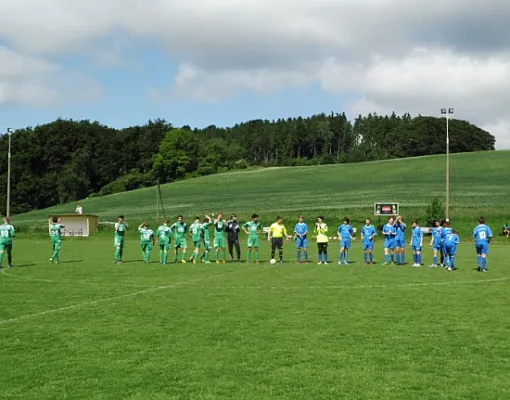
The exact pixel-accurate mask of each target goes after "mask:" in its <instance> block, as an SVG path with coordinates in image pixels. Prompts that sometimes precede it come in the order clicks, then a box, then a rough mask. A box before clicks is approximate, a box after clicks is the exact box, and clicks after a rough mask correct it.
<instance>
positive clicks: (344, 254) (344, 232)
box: [337, 217, 354, 265]
mask: <svg viewBox="0 0 510 400" xmlns="http://www.w3.org/2000/svg"><path fill="white" fill-rule="evenodd" d="M337 233H338V238H339V239H340V256H339V257H338V264H342V263H343V264H345V265H348V264H349V262H348V261H347V260H348V258H349V249H350V247H351V241H352V240H354V237H353V236H352V234H353V233H354V231H353V229H352V226H350V225H349V218H347V217H345V218H344V221H343V224H342V225H340V226H339V227H338V231H337Z"/></svg>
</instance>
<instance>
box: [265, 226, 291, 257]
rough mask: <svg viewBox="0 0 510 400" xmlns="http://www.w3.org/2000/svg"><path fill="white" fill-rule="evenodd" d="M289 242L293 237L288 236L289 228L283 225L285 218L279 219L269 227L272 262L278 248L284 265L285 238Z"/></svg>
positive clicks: (268, 237)
mask: <svg viewBox="0 0 510 400" xmlns="http://www.w3.org/2000/svg"><path fill="white" fill-rule="evenodd" d="M284 236H285V237H286V238H287V240H288V239H290V238H291V237H292V236H290V235H288V234H287V228H285V225H283V218H282V217H277V218H276V222H275V223H274V224H272V225H271V226H270V227H269V232H268V234H267V240H269V241H271V260H272V259H273V258H274V253H275V251H276V249H277V248H278V255H279V256H280V264H283V237H284Z"/></svg>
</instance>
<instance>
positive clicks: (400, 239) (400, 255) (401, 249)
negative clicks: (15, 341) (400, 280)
mask: <svg viewBox="0 0 510 400" xmlns="http://www.w3.org/2000/svg"><path fill="white" fill-rule="evenodd" d="M406 228H407V226H406V224H405V223H404V221H402V217H401V216H400V215H398V216H397V219H396V220H395V229H396V231H397V234H396V235H395V252H396V253H397V265H404V264H405V250H406V233H405V232H406ZM420 252H421V250H420Z"/></svg>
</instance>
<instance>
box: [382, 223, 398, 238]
mask: <svg viewBox="0 0 510 400" xmlns="http://www.w3.org/2000/svg"><path fill="white" fill-rule="evenodd" d="M382 231H383V235H384V240H385V241H386V242H392V241H393V240H395V235H396V234H397V229H396V228H395V227H394V226H393V225H390V224H386V225H384V226H383V229H382Z"/></svg>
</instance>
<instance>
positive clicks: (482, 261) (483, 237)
mask: <svg viewBox="0 0 510 400" xmlns="http://www.w3.org/2000/svg"><path fill="white" fill-rule="evenodd" d="M473 238H474V239H475V246H476V254H477V255H478V256H477V265H478V271H482V272H487V254H489V243H490V241H491V238H492V231H491V228H489V227H488V226H487V225H485V218H484V217H480V219H479V220H478V226H477V227H476V228H475V229H474V230H473Z"/></svg>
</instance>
